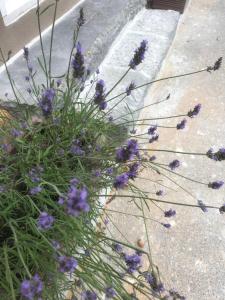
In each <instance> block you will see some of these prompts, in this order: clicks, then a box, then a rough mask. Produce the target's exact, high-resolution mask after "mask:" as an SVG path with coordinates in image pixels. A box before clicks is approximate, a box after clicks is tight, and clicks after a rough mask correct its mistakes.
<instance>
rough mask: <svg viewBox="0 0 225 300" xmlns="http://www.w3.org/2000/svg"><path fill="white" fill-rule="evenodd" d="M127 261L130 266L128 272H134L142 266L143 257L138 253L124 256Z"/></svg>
mask: <svg viewBox="0 0 225 300" xmlns="http://www.w3.org/2000/svg"><path fill="white" fill-rule="evenodd" d="M124 259H125V263H126V265H127V267H128V270H127V271H128V273H134V272H135V271H137V270H138V269H139V268H140V267H141V257H140V256H139V255H137V254H133V255H127V254H125V256H124Z"/></svg>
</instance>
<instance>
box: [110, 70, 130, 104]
mask: <svg viewBox="0 0 225 300" xmlns="http://www.w3.org/2000/svg"><path fill="white" fill-rule="evenodd" d="M130 69H131V68H129V69H128V70H127V71H126V72H125V73H124V74H123V76H122V77H121V78H120V79H119V80H118V81H117V82H116V83H115V84H114V86H113V87H112V88H111V89H110V90H109V91H108V92H107V93H106V95H105V98H106V97H107V96H108V95H109V94H111V92H112V91H113V90H114V89H115V88H116V87H117V86H118V85H119V84H120V82H121V81H122V80H123V79H124V78H125V77H126V76H127V74H128V73H129V71H130ZM124 94H126V92H125V93H123V95H124ZM107 102H108V101H107Z"/></svg>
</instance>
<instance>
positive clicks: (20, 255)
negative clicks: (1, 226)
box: [9, 223, 32, 278]
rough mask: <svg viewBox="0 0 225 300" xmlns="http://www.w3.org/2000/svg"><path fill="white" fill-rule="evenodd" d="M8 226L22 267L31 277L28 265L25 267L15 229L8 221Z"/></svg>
mask: <svg viewBox="0 0 225 300" xmlns="http://www.w3.org/2000/svg"><path fill="white" fill-rule="evenodd" d="M9 226H10V228H11V230H12V232H13V236H14V240H15V244H16V248H17V252H18V254H19V257H20V260H21V262H22V264H23V266H24V269H25V270H26V272H27V275H28V276H29V277H30V278H31V277H32V275H31V273H30V271H29V269H28V267H27V265H26V263H25V261H24V259H23V256H22V253H21V251H20V248H19V242H18V238H17V234H16V231H15V229H14V227H13V226H12V224H11V223H9Z"/></svg>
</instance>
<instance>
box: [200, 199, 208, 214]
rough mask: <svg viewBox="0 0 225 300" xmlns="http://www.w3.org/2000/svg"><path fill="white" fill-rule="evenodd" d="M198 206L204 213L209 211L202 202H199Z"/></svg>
mask: <svg viewBox="0 0 225 300" xmlns="http://www.w3.org/2000/svg"><path fill="white" fill-rule="evenodd" d="M198 205H199V207H200V208H201V210H202V211H203V212H204V213H205V212H207V211H208V209H207V207H206V206H205V204H204V203H203V201H202V200H198Z"/></svg>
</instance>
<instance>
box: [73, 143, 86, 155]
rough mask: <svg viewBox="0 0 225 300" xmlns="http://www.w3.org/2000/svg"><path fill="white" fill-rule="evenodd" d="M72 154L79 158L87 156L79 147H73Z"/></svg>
mask: <svg viewBox="0 0 225 300" xmlns="http://www.w3.org/2000/svg"><path fill="white" fill-rule="evenodd" d="M70 152H71V153H72V154H74V155H78V156H83V155H84V154H85V152H84V150H82V149H81V147H80V146H78V145H72V146H71V148H70Z"/></svg>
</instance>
